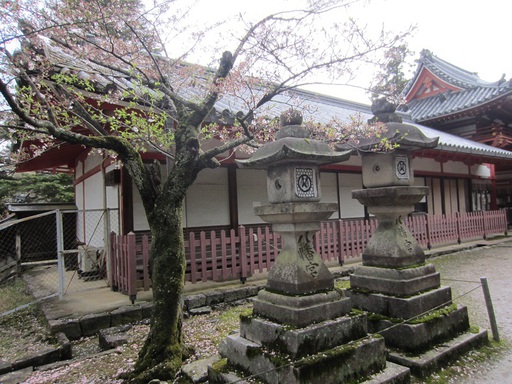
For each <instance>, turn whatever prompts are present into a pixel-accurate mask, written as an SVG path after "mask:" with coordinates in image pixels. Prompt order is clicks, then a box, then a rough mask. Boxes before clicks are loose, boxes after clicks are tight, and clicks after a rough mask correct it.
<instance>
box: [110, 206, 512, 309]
mask: <svg viewBox="0 0 512 384" xmlns="http://www.w3.org/2000/svg"><path fill="white" fill-rule="evenodd" d="M377 224H378V222H377V219H375V218H371V219H369V220H365V219H353V220H332V221H327V222H323V223H322V225H321V229H320V231H319V232H318V233H317V235H316V236H315V238H314V246H315V249H316V251H317V252H318V254H319V255H320V256H321V257H322V259H324V260H326V261H332V260H336V261H338V262H339V263H340V264H342V263H343V262H344V261H345V260H347V259H354V258H358V257H361V255H362V253H363V251H364V248H365V247H366V244H367V242H368V239H369V238H370V237H371V235H372V234H373V232H374V231H375V228H376V227H377ZM405 224H406V225H407V227H408V228H409V229H410V231H411V232H412V234H413V236H414V237H415V238H416V240H417V241H418V243H419V244H420V246H421V247H423V248H431V247H433V246H436V245H441V244H450V243H457V242H458V243H460V242H462V241H464V240H470V239H476V238H486V237H487V236H489V235H491V234H499V233H505V234H506V233H507V229H508V224H507V217H506V212H505V211H503V210H500V211H486V212H471V213H455V214H452V215H438V216H428V215H411V216H409V217H408V218H407V219H406V220H405ZM149 243H150V239H149V237H148V235H143V236H142V237H140V236H139V237H138V238H137V236H136V234H134V233H130V234H128V235H126V236H119V235H116V234H115V233H112V234H111V236H110V263H111V268H110V270H111V282H112V288H113V289H114V290H119V291H121V292H123V293H125V294H128V295H129V296H130V298H131V299H132V300H134V299H135V296H136V294H137V291H138V290H139V289H144V290H148V289H149V288H150V285H151V282H150V278H149V272H148V265H149V248H150V247H149ZM281 245H282V244H281V238H280V236H279V235H278V234H276V233H273V232H272V231H271V229H270V227H269V226H262V227H256V228H254V227H250V228H246V227H244V226H240V227H238V230H234V229H232V230H221V231H209V232H206V231H200V232H199V233H196V232H194V231H189V233H188V236H186V239H185V251H186V254H187V269H186V274H185V279H186V281H188V282H191V283H196V282H199V281H224V280H232V279H241V280H242V281H245V279H247V277H249V276H251V275H252V274H253V273H255V272H263V271H264V270H269V269H270V267H271V266H272V265H273V263H274V260H275V259H276V257H277V254H278V252H279V249H280V248H281Z"/></svg>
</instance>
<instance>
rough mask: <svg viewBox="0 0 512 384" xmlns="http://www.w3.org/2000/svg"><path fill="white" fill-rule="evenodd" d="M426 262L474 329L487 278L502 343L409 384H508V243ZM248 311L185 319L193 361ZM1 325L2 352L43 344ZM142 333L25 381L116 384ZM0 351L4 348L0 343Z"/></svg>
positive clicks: (482, 317)
mask: <svg viewBox="0 0 512 384" xmlns="http://www.w3.org/2000/svg"><path fill="white" fill-rule="evenodd" d="M428 261H429V262H432V263H433V264H435V266H436V269H437V270H438V271H439V272H440V273H441V278H442V284H443V285H448V286H451V287H452V291H453V298H454V301H455V302H456V303H461V304H464V305H467V306H468V309H469V315H470V321H471V323H472V325H477V326H479V327H481V328H486V329H488V330H490V326H489V321H488V316H487V311H486V306H485V301H484V297H483V293H482V289H481V287H480V277H483V276H485V277H487V280H488V282H489V287H490V291H491V296H492V299H493V304H494V310H495V313H496V318H497V320H498V327H499V331H500V336H501V339H502V343H500V344H499V346H498V348H487V349H485V348H484V350H486V351H487V352H481V351H480V350H479V351H478V352H476V351H472V352H470V353H468V354H466V355H465V357H463V358H462V359H461V360H459V361H457V362H456V363H455V364H454V365H452V366H451V367H450V368H448V369H446V370H443V371H441V372H439V373H438V374H437V373H436V374H434V375H433V376H431V377H429V378H426V379H424V380H420V379H414V380H413V383H414V384H420V383H421V384H423V383H428V384H459V383H464V384H484V383H485V384H489V383H490V384H493V383H495V384H498V383H499V384H507V383H510V384H512V307H511V306H509V305H508V303H509V298H510V297H511V296H512V279H511V278H510V277H511V275H512V268H511V266H512V241H509V242H505V243H502V244H499V245H494V246H488V247H481V248H477V249H473V250H471V251H464V252H458V253H452V254H448V255H444V256H440V257H436V258H432V259H429V260H428ZM469 291H471V292H469ZM468 292H469V293H468ZM249 307H250V306H243V307H237V308H231V309H229V310H224V311H215V312H213V313H212V314H210V315H205V316H197V317H193V318H190V319H188V320H187V321H186V322H185V324H184V334H185V338H186V341H187V343H190V344H192V345H194V347H195V349H196V351H197V352H198V353H197V354H196V355H195V356H193V358H194V359H200V358H204V357H206V356H209V355H211V354H215V353H217V350H216V347H217V345H218V343H219V341H220V340H222V339H223V338H224V337H225V336H226V335H227V334H228V333H229V332H230V331H232V330H236V329H238V327H239V323H238V315H239V314H240V312H241V311H245V310H247V308H249ZM14 323H16V324H17V325H18V327H19V325H20V322H19V321H14ZM1 325H2V328H5V331H6V332H5V333H6V334H5V335H4V336H5V337H4V339H5V340H6V341H8V342H9V343H6V344H5V345H4V347H5V348H4V350H10V351H9V352H13V351H12V350H11V349H12V348H9V345H12V341H13V336H14V337H15V338H16V340H17V341H16V344H17V345H20V346H22V345H25V346H27V345H28V344H30V345H34V346H36V345H39V344H44V343H41V342H42V341H43V340H44V337H42V336H39V335H38V334H37V332H36V337H37V339H33V338H31V337H28V336H29V335H30V336H31V335H32V334H34V332H33V329H34V328H33V327H29V328H30V330H25V332H24V333H23V335H18V334H13V331H12V330H11V331H7V328H9V327H7V323H5V324H1ZM22 328H23V327H22ZM22 330H23V329H22ZM146 332H147V326H145V325H139V326H136V327H134V328H133V329H132V331H131V332H129V340H130V341H129V343H128V344H127V345H125V346H123V347H119V348H117V349H116V350H115V351H113V353H111V354H109V355H108V356H103V355H94V354H93V355H91V356H88V357H85V356H81V355H80V353H78V354H77V355H78V356H77V357H78V359H76V360H72V361H69V363H67V362H66V363H65V365H64V366H61V367H60V368H55V369H49V370H47V371H36V372H33V373H32V374H31V375H29V377H27V378H26V380H24V381H23V382H25V383H34V384H35V383H37V384H42V383H63V384H68V383H69V384H76V383H87V384H99V383H102V384H105V383H119V380H116V377H117V375H118V374H119V373H120V372H123V371H127V370H129V369H131V367H132V365H133V362H134V361H135V359H136V354H137V351H138V349H139V348H140V345H141V343H142V342H143V340H144V338H145V335H146ZM0 336H1V334H0ZM9 336H10V337H9ZM25 338H26V340H27V343H22V342H21V340H24V339H25ZM1 340H2V338H1V337H0V341H1ZM79 344H82V345H85V346H86V347H87V348H88V349H87V351H86V352H84V354H85V355H88V354H89V353H94V352H97V351H96V346H95V344H96V340H91V341H88V340H82V341H80V342H79ZM91 346H92V347H91ZM0 347H2V343H1V342H0ZM81 348H82V349H83V348H84V347H83V346H82V347H81ZM91 348H92V349H93V350H92V351H91ZM75 351H76V350H75ZM6 353H7V352H6ZM2 355H3V353H2V348H0V359H1V358H2ZM489 355H490V357H489ZM7 357H8V356H7ZM12 357H13V356H11V358H12ZM4 358H6V356H4Z"/></svg>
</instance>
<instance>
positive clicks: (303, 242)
mask: <svg viewBox="0 0 512 384" xmlns="http://www.w3.org/2000/svg"><path fill="white" fill-rule="evenodd" d="M298 244H299V248H298V254H299V256H300V257H302V258H303V259H304V260H305V261H306V271H307V272H308V273H309V275H310V276H311V277H317V276H318V273H319V271H320V264H319V263H317V262H316V261H315V251H314V250H313V247H312V246H311V242H310V241H309V239H308V235H307V234H306V236H302V235H301V236H300V237H299V241H298Z"/></svg>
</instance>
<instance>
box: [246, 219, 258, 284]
mask: <svg viewBox="0 0 512 384" xmlns="http://www.w3.org/2000/svg"><path fill="white" fill-rule="evenodd" d="M254 236H255V235H254V229H253V228H249V237H248V239H249V260H250V268H249V273H250V274H251V275H252V274H253V273H254V272H255V271H256V263H255V261H254ZM256 236H257V235H256Z"/></svg>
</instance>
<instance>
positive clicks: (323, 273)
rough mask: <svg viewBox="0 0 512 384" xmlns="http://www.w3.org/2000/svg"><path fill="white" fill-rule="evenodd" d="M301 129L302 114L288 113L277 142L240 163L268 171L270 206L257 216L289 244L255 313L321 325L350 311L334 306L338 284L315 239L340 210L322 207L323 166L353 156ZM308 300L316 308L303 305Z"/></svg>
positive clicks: (333, 205)
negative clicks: (323, 224)
mask: <svg viewBox="0 0 512 384" xmlns="http://www.w3.org/2000/svg"><path fill="white" fill-rule="evenodd" d="M301 124H302V116H301V115H300V113H298V112H297V111H288V112H285V113H283V114H282V115H281V125H282V128H281V129H280V130H279V132H278V133H277V135H276V141H274V142H270V143H267V144H265V145H263V146H262V147H261V148H259V149H258V150H257V151H256V152H255V153H254V154H253V156H252V157H251V158H249V159H247V160H239V161H237V163H238V165H239V166H240V167H251V168H260V169H266V170H267V194H268V201H269V203H270V204H268V205H263V206H258V207H255V208H254V212H255V214H256V215H258V216H260V217H261V218H262V219H263V220H264V221H266V222H268V223H272V228H273V230H274V232H277V233H279V234H280V235H281V237H282V240H283V248H282V250H281V252H280V253H279V255H278V257H277V259H276V261H275V264H274V265H273V266H272V269H271V270H270V272H269V275H268V280H267V289H266V290H264V291H262V292H260V295H259V296H258V298H257V299H256V301H255V302H254V311H255V312H258V313H260V314H262V315H264V316H266V317H268V318H272V319H274V320H277V321H282V322H287V323H289V324H293V325H297V326H302V325H304V324H306V323H310V322H313V321H317V320H319V319H321V318H323V317H324V316H326V313H331V314H332V316H333V317H336V316H339V315H340V314H343V312H346V308H343V307H344V305H341V303H340V302H339V301H333V298H335V297H336V298H338V293H337V292H336V291H334V290H333V288H334V279H333V277H332V274H331V273H330V271H329V270H328V268H327V267H326V266H325V264H324V263H323V261H322V259H321V258H320V256H319V255H318V254H317V253H316V252H315V250H314V249H313V245H312V240H313V236H314V234H315V233H316V232H317V231H318V230H319V229H320V222H321V221H322V220H326V219H328V218H329V217H330V216H331V215H332V214H333V213H334V212H335V211H336V210H337V208H338V205H337V203H321V202H320V200H321V187H320V172H319V165H320V164H328V163H335V162H341V161H345V160H346V159H348V158H349V157H350V154H351V152H352V151H350V150H347V151H343V152H335V151H333V150H331V148H330V147H329V146H328V145H327V144H325V143H323V142H320V141H318V140H312V139H311V138H310V132H309V130H308V129H307V128H305V127H304V126H302V125H301ZM326 292H329V293H327V294H326ZM292 295H300V297H297V298H294V299H293V301H295V302H296V304H297V305H295V304H294V305H291V302H290V301H291V299H290V297H291V296H292ZM306 301H307V302H310V303H312V302H314V303H315V304H314V305H307V306H306V305H303V303H305V302H306ZM278 303H281V304H278ZM299 303H300V304H299ZM325 311H327V312H325Z"/></svg>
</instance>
